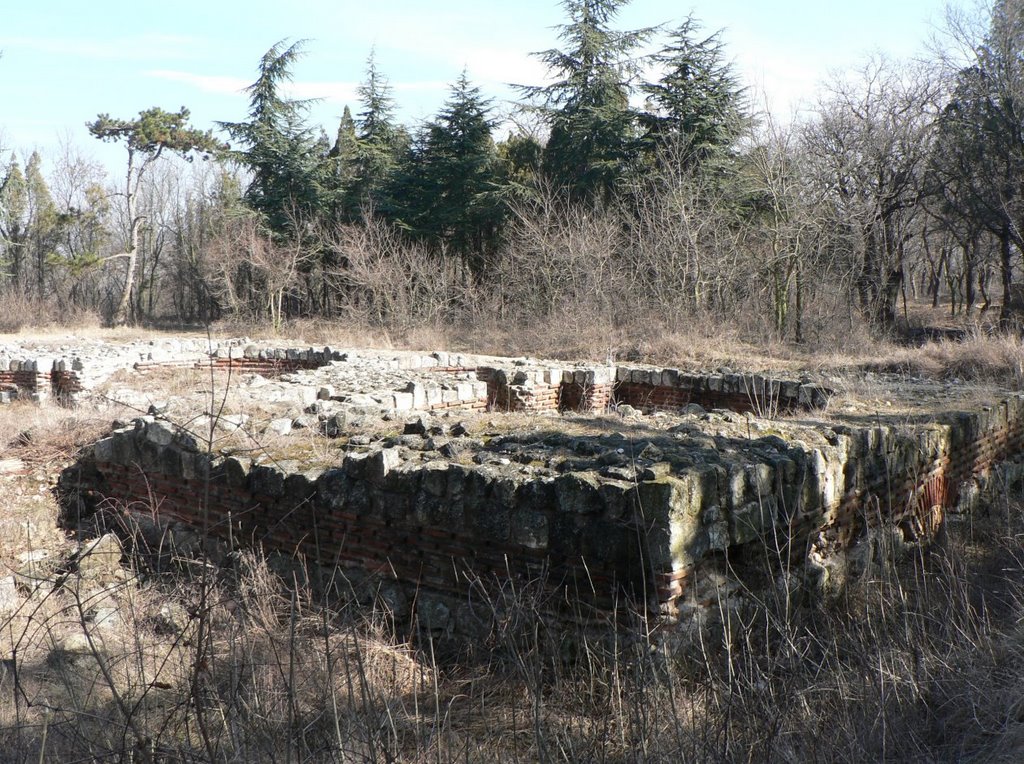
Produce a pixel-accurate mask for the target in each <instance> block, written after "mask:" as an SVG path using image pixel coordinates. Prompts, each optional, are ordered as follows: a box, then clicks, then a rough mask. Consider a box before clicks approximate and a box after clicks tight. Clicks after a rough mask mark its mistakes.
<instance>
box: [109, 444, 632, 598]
mask: <svg viewBox="0 0 1024 764" xmlns="http://www.w3.org/2000/svg"><path fill="white" fill-rule="evenodd" d="M96 467H97V468H98V470H99V472H100V473H101V474H102V476H103V485H102V486H100V488H101V493H102V494H103V495H104V496H107V497H116V498H121V499H126V500H128V499H133V500H135V501H145V502H147V503H151V504H150V506H151V507H152V508H153V509H154V510H155V512H156V513H158V514H159V515H160V516H161V517H164V518H173V519H177V520H180V521H181V522H185V523H187V524H189V525H191V526H193V527H196V528H199V529H201V530H205V531H207V532H209V533H211V534H212V535H215V536H217V537H220V538H223V539H232V540H234V541H235V542H240V543H243V544H247V545H248V544H253V543H257V544H260V545H262V546H263V548H264V549H266V550H268V551H270V550H276V551H283V552H286V553H289V554H292V553H299V554H301V555H304V556H305V557H306V559H308V560H310V561H314V562H317V563H319V564H328V565H352V566H357V567H359V568H362V569H364V570H366V571H368V572H371V573H381V574H384V575H386V576H393V577H394V578H396V579H397V580H399V581H402V582H404V583H408V584H415V585H416V586H417V587H425V588H427V589H429V590H432V591H435V592H441V593H443V594H446V595H453V596H456V597H459V596H464V595H465V593H466V591H467V589H468V588H469V586H470V583H471V582H473V581H479V582H481V583H483V584H484V585H487V584H491V583H494V582H502V581H505V582H509V581H511V582H513V583H516V585H518V586H523V585H525V584H528V583H530V582H538V581H541V580H543V581H545V582H546V585H547V589H548V592H549V593H548V596H547V598H546V600H545V604H544V606H543V610H544V612H546V613H548V614H551V615H556V616H560V617H565V616H567V615H569V616H571V617H573V618H577V617H579V618H586V617H588V616H590V615H595V614H599V613H611V612H613V611H614V610H616V609H617V608H618V607H621V606H622V605H623V603H624V602H625V601H626V600H625V599H623V598H622V597H621V596H620V595H621V593H622V592H623V591H627V592H628V591H631V590H632V587H631V586H630V585H628V584H627V585H626V586H625V590H624V588H623V586H621V585H620V584H622V583H623V582H622V578H623V577H624V576H626V575H628V574H629V572H630V571H624V570H623V568H622V566H621V565H619V566H616V565H611V566H608V567H602V566H601V564H600V561H597V560H595V559H593V558H591V559H589V560H588V561H584V560H583V558H582V557H581V555H579V554H573V553H572V552H571V551H563V552H561V553H559V552H557V551H554V552H553V551H552V550H550V549H544V548H530V547H528V546H523V545H520V544H513V543H508V542H501V541H496V540H494V539H493V538H490V537H488V534H486V533H483V532H474V531H473V530H472V529H467V528H463V529H460V530H450V529H448V528H446V527H439V526H437V525H430V524H423V523H420V522H415V521H412V519H411V518H410V517H408V516H406V517H402V515H403V514H404V510H403V511H400V512H396V513H395V514H396V515H398V517H396V518H395V519H388V517H387V515H388V513H389V511H393V508H392V510H389V508H388V507H379V506H374V507H372V508H370V509H369V510H368V511H351V510H331V511H323V510H322V509H320V508H318V507H319V505H318V503H317V501H316V498H315V489H314V488H313V487H312V485H311V486H310V488H309V491H308V495H307V496H306V497H305V499H304V500H302V499H299V500H296V499H295V498H294V497H293V498H290V499H288V500H286V501H282V500H281V499H280V498H278V497H275V496H271V495H267V494H259V493H255V492H252V491H250V490H248V489H246V488H244V487H240V486H237V485H231V484H229V483H228V482H227V481H225V480H224V479H218V478H211V480H210V481H209V483H208V484H207V483H206V482H205V481H202V480H189V479H185V478H181V477H174V476H171V475H167V474H163V473H160V472H155V471H153V470H146V471H145V472H143V471H142V469H141V468H140V467H139V466H138V465H128V466H126V465H122V464H116V463H98V464H96ZM292 495H293V494H292ZM293 496H294V495H293ZM393 498H394V500H395V501H398V502H399V503H401V502H402V501H403V499H402V498H401V497H400V496H399V495H394V497H393ZM204 507H205V511H204ZM147 511H149V507H147ZM382 514H383V515H384V516H383V517H382V516H381V515H382ZM633 532H634V533H635V531H633ZM637 572H639V571H637Z"/></svg>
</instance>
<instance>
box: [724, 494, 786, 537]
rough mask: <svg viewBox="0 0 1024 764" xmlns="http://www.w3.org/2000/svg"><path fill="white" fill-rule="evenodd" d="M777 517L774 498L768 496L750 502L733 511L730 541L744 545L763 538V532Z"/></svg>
mask: <svg viewBox="0 0 1024 764" xmlns="http://www.w3.org/2000/svg"><path fill="white" fill-rule="evenodd" d="M777 515H778V507H777V505H776V503H775V497H774V496H769V497H766V498H764V499H763V500H761V501H751V502H748V503H747V504H744V505H743V506H742V507H739V508H738V509H733V511H732V516H731V520H732V522H731V526H732V527H731V531H732V540H733V543H735V544H746V543H749V542H751V541H754V540H756V539H760V538H763V537H764V535H765V532H766V531H768V530H769V529H770V528H771V527H772V526H773V525H774V524H775V520H776V517H777Z"/></svg>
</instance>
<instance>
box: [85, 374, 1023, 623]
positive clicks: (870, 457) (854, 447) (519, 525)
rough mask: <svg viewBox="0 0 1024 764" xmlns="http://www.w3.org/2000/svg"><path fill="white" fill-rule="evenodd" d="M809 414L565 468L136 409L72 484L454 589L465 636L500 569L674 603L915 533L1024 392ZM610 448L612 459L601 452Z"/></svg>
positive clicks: (968, 475)
mask: <svg viewBox="0 0 1024 764" xmlns="http://www.w3.org/2000/svg"><path fill="white" fill-rule="evenodd" d="M549 379H550V377H549ZM545 384H550V383H545ZM640 384H643V383H640ZM817 431H818V432H823V433H824V435H823V436H822V435H819V437H820V438H821V440H820V441H819V442H815V443H814V444H813V445H812V444H810V443H808V442H804V441H803V440H801V439H799V438H793V439H790V440H785V439H783V438H780V437H777V436H767V437H759V438H748V439H737V438H723V437H720V436H716V437H710V436H700V435H696V434H691V435H688V436H686V437H684V438H683V439H682V440H678V441H676V440H672V441H670V440H666V441H665V442H664V443H663V444H662V446H663V449H657V448H653V449H652V448H646V449H645V450H644V452H643V453H640V454H635V455H634V454H630V453H629V452H628V451H627V452H626V453H625V454H623V453H622V452H623V450H624V449H623V447H622V446H621V445H620V444H622V443H626V441H624V440H622V441H614V442H612V441H608V442H606V441H603V440H601V439H599V438H595V439H594V440H593V442H589V443H586V444H584V445H586V446H587V448H583V449H580V448H578V449H577V450H578V451H581V452H589V453H591V455H592V457H593V460H592V463H588V462H580V461H579V460H577V461H576V462H573V468H572V469H571V470H568V471H562V472H558V471H554V470H551V469H546V468H543V467H534V466H530V464H532V463H533V462H536V461H537V459H536V458H535V457H536V449H537V448H541V447H542V444H534V445H531V446H530V448H533V449H534V451H533V452H529V453H527V452H523V453H524V455H523V458H522V459H521V460H518V461H517V460H513V459H509V458H498V456H499V455H500V454H502V453H505V452H504V451H500V450H499V451H495V452H493V453H488V454H487V457H488V458H487V459H483V460H481V461H482V463H469V464H467V463H461V462H459V461H457V460H454V461H453V460H446V459H442V458H440V456H439V455H438V454H436V453H416V454H413V453H407V452H405V451H403V449H400V448H387V447H385V448H382V447H379V446H377V447H370V448H367V449H365V450H363V451H362V452H352V453H350V454H348V455H347V456H346V457H345V458H344V460H343V462H342V463H341V464H339V465H338V466H337V467H335V468H332V469H328V470H325V471H322V470H317V471H308V470H305V469H304V467H303V465H302V464H299V463H294V462H282V463H269V462H268V463H263V464H254V463H252V462H250V461H248V460H246V459H241V458H237V457H228V458H220V457H215V456H211V455H208V454H206V453H204V452H203V450H202V449H201V448H200V447H199V446H198V445H197V442H196V441H195V439H194V438H193V437H192V436H191V435H189V434H188V433H186V432H184V431H182V430H180V429H178V428H176V427H175V426H174V425H172V424H170V423H169V422H165V421H161V420H157V419H153V418H142V419H139V420H137V421H136V422H135V423H134V424H133V425H132V426H131V427H128V428H124V429H121V430H118V431H116V432H114V433H113V434H111V435H110V436H109V437H107V438H104V439H103V440H101V441H99V442H98V443H97V444H96V445H95V447H94V448H93V449H92V450H91V453H90V454H89V455H88V456H87V458H85V459H84V460H83V463H82V465H81V469H80V470H79V471H78V472H76V473H74V474H73V475H69V476H68V477H67V479H66V480H65V487H66V488H67V487H69V486H72V487H74V486H77V487H79V488H83V489H87V490H88V491H92V492H94V493H95V495H97V496H102V497H107V498H109V499H112V500H114V501H116V502H133V501H137V502H144V503H145V505H146V507H147V511H154V512H156V513H157V514H159V515H162V516H168V517H174V518H177V519H180V520H182V521H184V522H187V523H190V524H192V525H194V526H197V527H200V528H203V529H205V530H206V531H208V532H209V533H211V534H215V535H218V536H220V537H222V538H231V539H233V540H234V541H236V542H244V543H259V544H262V545H263V547H264V548H265V549H273V550H278V551H282V552H285V553H297V554H299V555H302V556H304V557H305V558H306V559H307V560H309V561H314V562H317V563H318V564H320V565H328V566H333V565H348V566H355V567H358V568H361V569H364V570H367V571H371V572H375V573H378V574H381V575H384V576H386V577H389V578H391V579H394V580H396V581H398V582H400V583H401V584H403V585H405V586H407V587H408V588H409V589H410V592H416V593H417V594H416V596H417V597H421V598H422V597H427V598H434V599H435V600H436V601H438V602H443V603H447V604H445V605H444V607H445V612H447V613H449V615H450V617H451V620H450V621H449V620H445V619H441V620H442V621H443V624H442V625H441V626H439V627H438V628H442V629H443V630H447V631H448V632H452V633H464V634H465V635H470V634H471V626H467V625H465V624H461V623H460V617H459V616H457V613H458V612H460V611H459V608H460V607H462V606H463V605H465V604H466V603H467V602H469V601H470V600H471V599H472V597H470V593H471V592H473V591H477V592H478V593H479V592H480V591H484V590H486V589H488V588H492V589H493V588H498V589H500V588H501V587H502V586H503V585H505V584H508V583H509V582H511V583H513V584H515V585H517V586H524V585H526V584H528V583H531V582H538V581H544V582H545V585H546V591H547V592H548V600H547V603H548V606H549V608H550V609H551V610H552V611H553V612H554V611H559V612H562V613H563V614H565V613H569V614H571V615H572V617H586V616H588V615H594V614H600V613H606V614H607V613H610V612H612V611H613V610H616V609H620V611H622V610H626V609H631V610H633V611H634V612H646V613H648V614H658V615H660V616H662V617H664V618H665V619H667V620H668V621H671V620H673V619H676V618H680V617H685V616H686V615H687V614H688V613H692V611H693V610H694V609H695V608H699V607H700V606H701V603H702V602H704V600H705V596H704V589H703V588H702V576H705V574H706V573H708V572H709V571H711V570H714V571H715V574H716V575H719V573H720V570H721V565H720V563H721V562H723V561H725V560H732V561H735V562H738V561H741V560H744V559H747V558H749V557H751V555H749V554H748V553H747V552H748V551H749V550H751V549H753V550H756V551H757V552H758V555H754V556H755V557H756V556H761V557H763V553H764V552H766V551H767V552H768V554H769V555H774V556H775V559H777V560H785V561H787V564H792V565H794V566H800V565H801V563H802V562H803V561H805V560H810V561H812V562H816V563H817V564H818V569H819V570H818V574H821V575H829V574H830V572H834V567H833V568H829V566H828V565H825V564H824V563H822V560H826V561H827V560H828V559H832V558H835V557H836V556H837V555H839V556H841V555H842V553H843V552H844V550H847V549H850V548H851V547H853V546H855V545H856V544H857V543H859V540H860V539H862V538H864V537H865V531H866V529H869V528H872V527H878V526H886V527H889V528H891V529H893V531H894V532H897V533H898V534H900V537H901V538H903V539H905V540H906V541H907V542H912V541H915V540H918V539H922V538H926V537H927V536H928V535H929V534H930V533H932V532H934V530H935V528H936V526H937V524H938V523H939V522H941V521H942V519H943V516H944V514H946V513H949V512H963V511H969V509H970V504H971V500H972V498H973V497H974V496H976V494H977V491H978V485H979V483H980V482H982V481H983V480H984V478H985V476H986V474H987V473H988V472H989V471H990V470H991V468H992V467H993V465H994V464H995V463H997V462H999V461H1001V460H1005V459H1008V458H1014V457H1019V456H1020V454H1021V451H1022V447H1024V396H1020V395H1018V396H1014V397H1010V398H1008V399H1007V400H1005V401H1003V402H1001V403H1000V404H998V405H996V406H991V407H986V408H985V409H983V410H980V411H977V412H972V413H956V414H952V415H949V416H945V417H938V418H937V421H933V422H924V421H913V420H912V419H904V420H903V421H900V422H899V423H895V422H893V421H887V422H885V421H882V420H881V418H878V419H876V421H874V422H870V423H863V424H861V423H858V422H847V423H833V424H831V425H828V426H826V425H824V424H822V425H820V426H819V428H818V430H817ZM808 432H810V431H808ZM673 443H676V444H677V445H672V444H673ZM576 445H577V446H579V445H580V444H579V442H578V440H577V443H576ZM616 446H618V447H616ZM670 446H671V448H672V449H674V450H669V448H670ZM655 452H657V453H655ZM508 453H510V454H511V455H512V456H516V454H515V453H514V452H512V451H509V452H508ZM609 456H611V457H613V459H614V458H615V457H621V458H620V461H618V462H614V461H613V459H607V458H606V457H609ZM612 463H615V464H622V465H623V466H621V467H614V468H608V467H602V466H601V465H607V464H612ZM589 464H592V466H588V465H589ZM629 476H632V477H631V478H630V477H629ZM730 567H737V566H736V565H732V566H730ZM822 571H823V572H822ZM716 586H718V588H719V590H720V589H721V585H720V584H716ZM410 596H411V594H410ZM410 601H411V600H410ZM705 604H706V603H705ZM467 612H468V611H467ZM470 615H471V616H472V618H477V617H478V615H479V613H476V611H473V612H472V613H469V615H467V616H466V617H469V616H470ZM471 620H472V619H471Z"/></svg>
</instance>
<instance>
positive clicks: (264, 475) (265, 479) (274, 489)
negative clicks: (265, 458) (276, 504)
mask: <svg viewBox="0 0 1024 764" xmlns="http://www.w3.org/2000/svg"><path fill="white" fill-rule="evenodd" d="M284 478H285V471H284V470H283V469H282V468H280V467H278V466H276V465H270V464H256V465H253V466H252V468H251V469H250V470H249V490H250V491H252V492H253V493H255V494H258V495H261V496H270V497H273V498H280V497H281V496H284Z"/></svg>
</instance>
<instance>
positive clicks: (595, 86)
mask: <svg viewBox="0 0 1024 764" xmlns="http://www.w3.org/2000/svg"><path fill="white" fill-rule="evenodd" d="M626 3H627V0H563V2H562V6H563V7H564V8H565V10H566V12H567V14H568V16H569V22H568V23H567V24H565V25H563V26H562V27H561V33H560V39H561V40H563V41H564V43H565V45H566V49H565V50H558V49H552V50H548V51H545V52H543V53H541V54H539V55H540V59H541V60H542V61H543V62H544V63H545V64H547V67H548V70H549V72H551V74H552V75H553V76H554V78H555V82H553V83H552V84H550V85H546V86H542V87H525V88H522V90H523V91H524V92H525V93H526V94H527V95H528V96H530V97H531V98H533V99H534V100H537V101H539V102H540V107H541V109H542V110H543V113H544V114H545V115H546V117H547V121H548V124H549V127H550V135H549V138H548V142H547V145H546V146H545V149H544V157H543V167H544V173H545V175H546V176H547V177H548V178H549V179H550V180H551V181H552V182H553V183H555V184H556V185H558V186H562V187H564V188H566V189H567V190H568V191H569V193H570V196H572V197H574V198H577V199H591V200H596V199H608V198H609V197H610V196H611V194H612V193H613V191H614V189H615V186H616V184H617V182H618V181H619V179H620V178H621V177H622V176H623V175H624V174H625V172H626V170H627V168H628V167H629V165H630V163H631V162H632V160H633V157H634V155H635V150H636V137H637V136H636V117H635V114H634V112H633V110H632V109H631V108H630V105H629V95H630V81H631V79H632V77H633V75H634V74H635V71H636V61H635V60H633V58H632V55H633V53H634V52H635V50H636V48H637V46H638V45H639V44H640V43H641V42H643V40H644V39H646V38H647V37H648V36H649V35H650V33H651V30H650V29H640V30H634V31H627V32H620V31H616V30H614V29H612V27H611V24H612V22H613V21H614V20H615V18H616V16H617V15H618V13H619V11H620V10H621V8H622V7H623V6H625V5H626Z"/></svg>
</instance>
